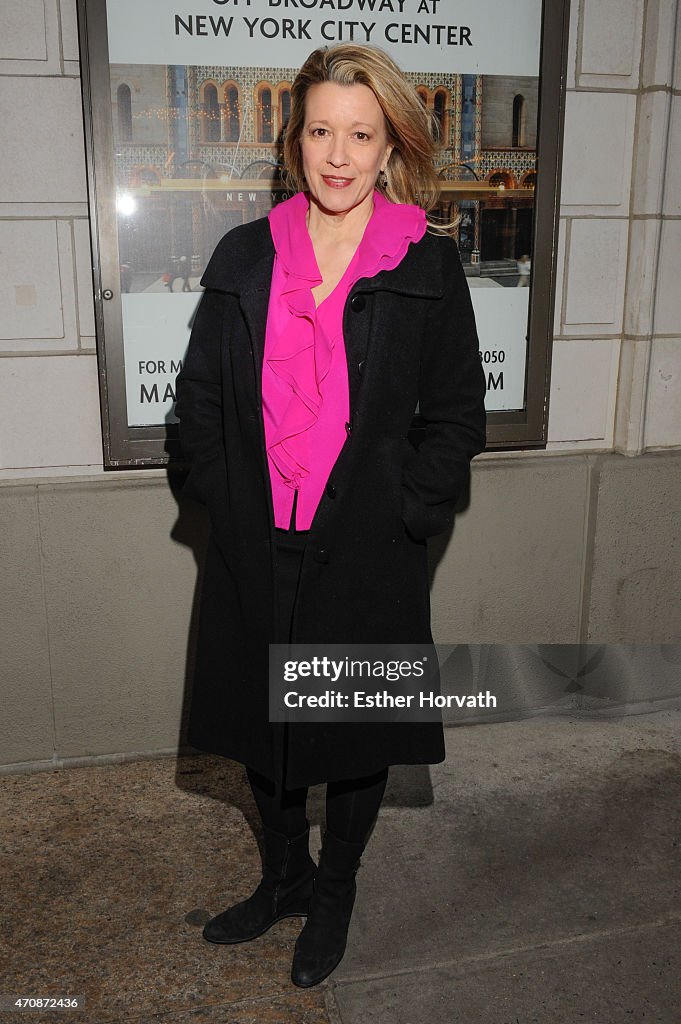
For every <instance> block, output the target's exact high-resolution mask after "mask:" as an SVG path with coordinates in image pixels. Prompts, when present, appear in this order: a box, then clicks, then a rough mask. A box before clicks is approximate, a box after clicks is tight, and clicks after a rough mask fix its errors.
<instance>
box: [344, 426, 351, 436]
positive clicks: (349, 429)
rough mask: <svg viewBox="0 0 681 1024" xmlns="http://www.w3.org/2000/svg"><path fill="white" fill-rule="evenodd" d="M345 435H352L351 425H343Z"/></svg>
mask: <svg viewBox="0 0 681 1024" xmlns="http://www.w3.org/2000/svg"><path fill="white" fill-rule="evenodd" d="M345 433H346V434H347V435H348V437H350V434H351V433H352V423H346V424H345Z"/></svg>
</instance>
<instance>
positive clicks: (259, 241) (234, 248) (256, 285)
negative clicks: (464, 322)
mask: <svg viewBox="0 0 681 1024" xmlns="http://www.w3.org/2000/svg"><path fill="white" fill-rule="evenodd" d="M438 241H439V239H438V238H437V236H434V235H430V234H428V233H427V232H426V234H425V235H424V236H423V238H422V239H421V240H420V241H419V242H415V243H412V244H411V245H410V246H409V249H408V250H407V253H406V255H405V257H404V259H403V260H402V261H401V263H399V264H398V266H397V267H395V268H394V269H393V270H382V271H380V272H379V273H378V274H376V276H375V277H372V278H361V279H360V280H359V281H358V282H357V283H356V284H355V285H354V287H353V289H352V293H353V294H354V293H355V292H358V291H362V292H378V291H387V292H396V293H398V294H401V295H413V296H417V297H421V298H433V299H436V298H441V297H442V295H443V293H444V282H443V278H442V263H441V259H440V255H439V252H438V245H437V242H438ZM273 265H274V244H273V242H272V235H271V232H270V227H269V220H268V218H267V217H262V218H260V219H259V220H256V221H252V222H250V223H249V224H242V225H240V226H239V227H238V228H235V229H234V230H233V231H230V232H229V234H227V235H225V237H224V238H223V239H222V241H221V242H220V244H219V245H218V247H217V249H216V250H215V253H214V254H213V256H212V258H211V260H210V263H209V264H208V266H207V268H206V271H205V273H204V275H203V277H202V278H201V284H202V285H203V286H204V288H215V289H216V290H218V291H223V292H228V293H230V294H234V295H238V296H239V298H240V300H241V303H242V305H244V306H245V307H250V306H251V305H255V304H259V305H261V306H264V316H265V319H266V317H267V303H268V300H269V290H270V281H271V278H272V268H273Z"/></svg>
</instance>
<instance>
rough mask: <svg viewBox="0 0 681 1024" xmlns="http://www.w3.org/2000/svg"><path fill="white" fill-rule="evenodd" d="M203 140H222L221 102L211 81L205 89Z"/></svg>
mask: <svg viewBox="0 0 681 1024" xmlns="http://www.w3.org/2000/svg"><path fill="white" fill-rule="evenodd" d="M203 141H204V142H219V141H220V104H219V102H218V90H217V87H216V86H215V85H212V84H211V83H210V82H209V83H208V85H206V86H205V87H204V90H203Z"/></svg>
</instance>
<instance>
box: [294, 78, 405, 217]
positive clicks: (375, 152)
mask: <svg viewBox="0 0 681 1024" xmlns="http://www.w3.org/2000/svg"><path fill="white" fill-rule="evenodd" d="M392 148H393V147H392V145H391V144H390V143H389V142H388V136H387V131H386V124H385V118H384V116H383V111H382V110H381V107H380V104H379V102H378V100H377V99H376V97H375V96H374V94H373V92H372V91H371V89H370V88H369V87H368V86H366V85H339V84H338V83H337V82H322V83H320V84H319V85H313V86H311V87H310V88H309V89H308V91H307V95H306V98H305V124H304V126H303V136H302V139H301V151H302V157H303V169H304V171H305V178H306V180H307V184H308V188H309V190H310V193H311V195H312V197H313V199H315V200H316V202H317V203H318V205H319V206H320V207H321V208H322V209H323V210H324V211H325V212H326V213H331V214H336V215H342V214H345V213H348V212H349V211H351V210H354V209H356V208H357V207H360V206H361V205H362V204H368V205H370V204H371V202H372V196H373V190H374V187H375V185H376V179H377V177H378V175H379V173H380V171H382V170H384V169H385V166H386V164H387V163H388V157H389V156H390V153H391V152H392Z"/></svg>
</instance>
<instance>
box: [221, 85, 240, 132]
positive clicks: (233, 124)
mask: <svg viewBox="0 0 681 1024" xmlns="http://www.w3.org/2000/svg"><path fill="white" fill-rule="evenodd" d="M225 105H226V110H227V142H238V141H239V136H240V135H241V112H240V110H239V90H238V89H237V87H236V86H235V85H228V86H227V88H226V90H225Z"/></svg>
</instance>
